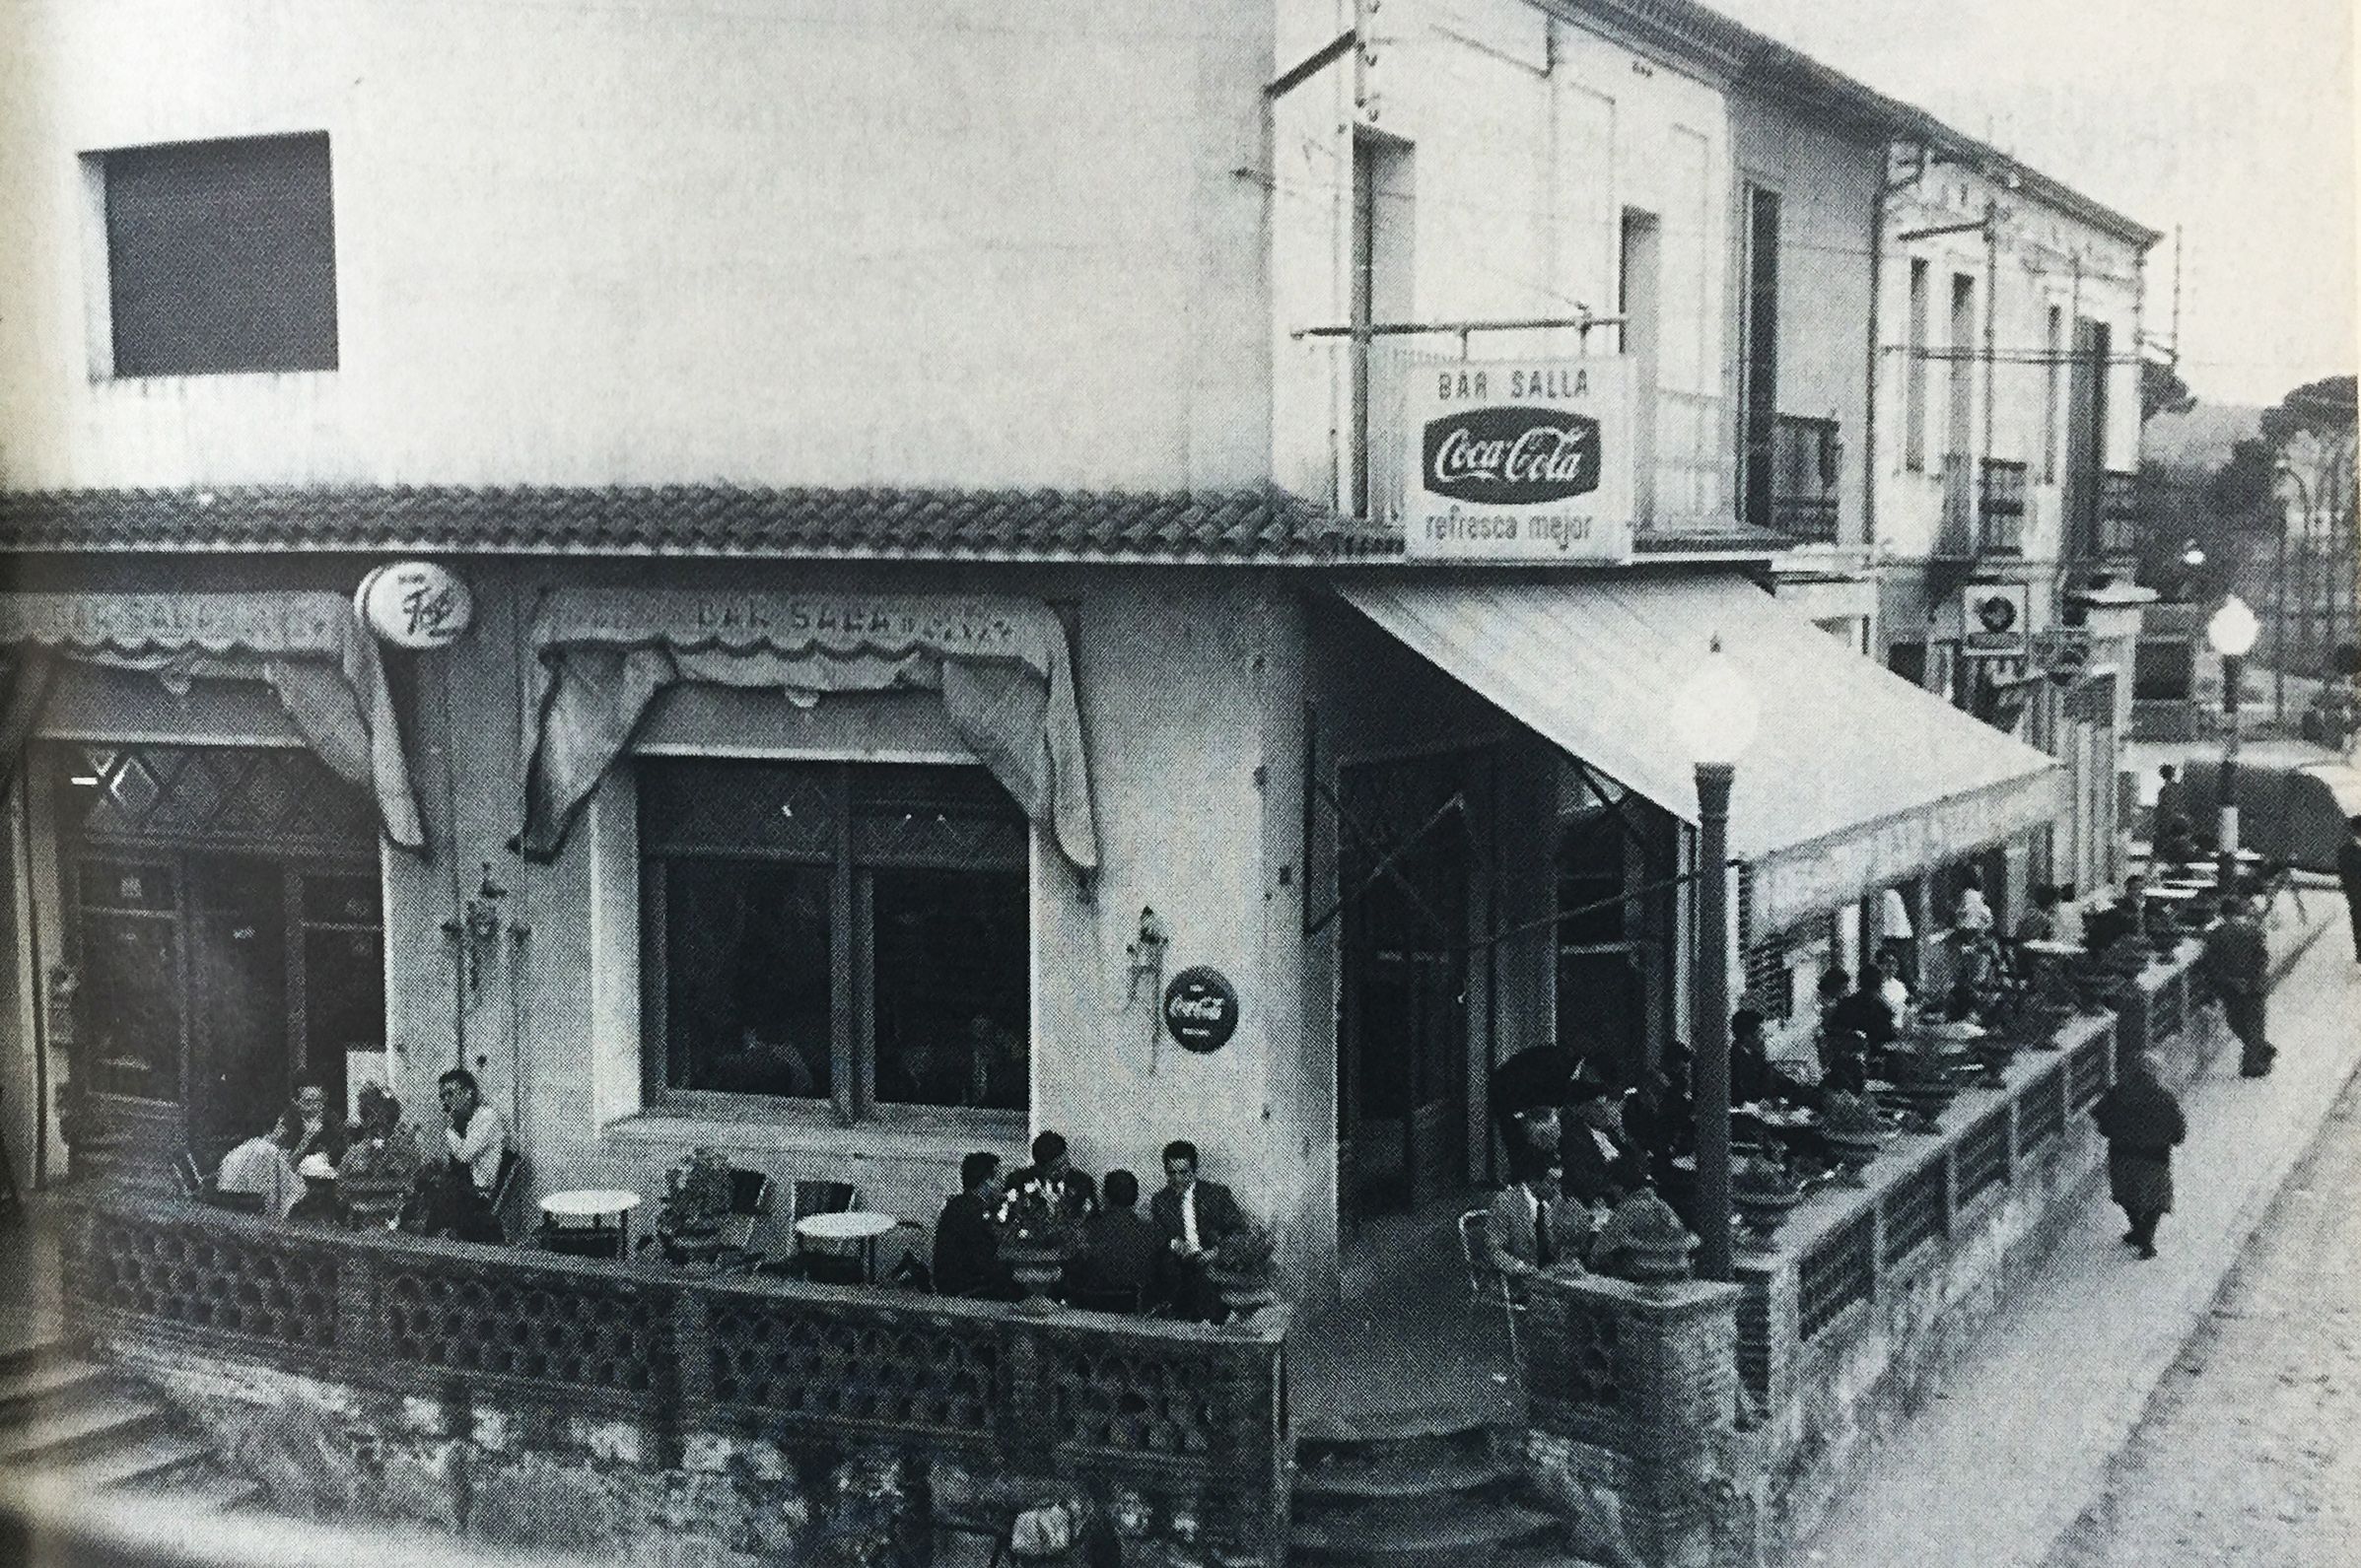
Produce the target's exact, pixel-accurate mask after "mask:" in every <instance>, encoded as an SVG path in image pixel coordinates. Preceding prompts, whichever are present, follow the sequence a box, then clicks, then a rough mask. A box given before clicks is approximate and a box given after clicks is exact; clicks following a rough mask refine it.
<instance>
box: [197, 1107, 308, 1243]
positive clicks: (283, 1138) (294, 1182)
mask: <svg viewBox="0 0 2361 1568" xmlns="http://www.w3.org/2000/svg"><path fill="white" fill-rule="evenodd" d="M292 1138H293V1133H292V1132H291V1131H290V1129H289V1126H288V1118H287V1115H286V1113H284V1112H282V1113H281V1114H280V1116H279V1119H278V1120H277V1121H276V1122H274V1123H272V1124H271V1129H270V1130H269V1131H268V1132H259V1133H256V1134H255V1135H254V1136H252V1137H250V1138H248V1139H246V1140H245V1141H244V1142H243V1143H241V1144H239V1145H238V1146H237V1147H236V1148H234V1149H232V1150H231V1151H230V1152H229V1153H227V1154H225V1155H223V1156H222V1163H221V1169H220V1171H219V1172H218V1173H216V1175H215V1176H214V1179H213V1191H214V1193H217V1194H219V1196H220V1198H221V1199H222V1200H223V1201H222V1204H221V1206H223V1207H225V1208H251V1209H253V1210H254V1211H256V1212H258V1213H262V1214H267V1215H269V1216H270V1217H271V1218H272V1219H283V1218H285V1217H286V1215H287V1211H288V1210H289V1209H291V1208H293V1207H295V1205H296V1203H297V1202H298V1201H300V1200H301V1199H302V1197H303V1195H304V1183H303V1179H302V1178H301V1177H299V1176H297V1175H296V1174H295V1161H293V1160H292V1159H290V1158H288V1149H289V1148H290V1147H291V1146H292Z"/></svg>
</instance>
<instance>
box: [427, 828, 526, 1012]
mask: <svg viewBox="0 0 2361 1568" xmlns="http://www.w3.org/2000/svg"><path fill="white" fill-rule="evenodd" d="M508 896H509V890H508V889H507V888H505V887H502V886H501V885H500V884H499V883H497V882H495V881H493V880H492V862H491V861H489V860H486V861H485V862H484V874H483V881H482V883H481V884H480V885H479V886H478V887H477V888H476V892H475V897H473V898H471V899H469V900H468V901H467V903H466V904H465V906H464V907H463V908H462V909H461V910H460V912H459V915H458V918H457V919H455V920H445V921H444V922H443V934H444V935H445V936H448V937H450V938H451V942H452V943H453V944H454V945H455V946H456V947H457V949H458V961H459V965H460V969H461V972H462V973H463V974H464V976H465V977H466V986H467V994H468V995H470V996H472V995H474V994H475V993H476V992H477V991H479V990H481V989H483V984H484V960H485V958H486V957H487V956H488V955H489V954H491V953H492V952H494V951H496V950H497V949H498V948H499V946H500V932H501V920H500V901H501V900H502V899H505V898H507V897H508ZM522 929H523V927H519V930H520V932H521V931H522Z"/></svg>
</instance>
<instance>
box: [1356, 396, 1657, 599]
mask: <svg viewBox="0 0 2361 1568" xmlns="http://www.w3.org/2000/svg"><path fill="white" fill-rule="evenodd" d="M1405 394H1406V395H1405V399H1404V401H1405V408H1404V415H1405V419H1404V423H1403V427H1402V428H1403V431H1404V434H1405V435H1406V436H1407V437H1408V440H1407V441H1406V442H1404V443H1403V447H1402V450H1401V467H1402V471H1403V478H1404V480H1405V483H1404V486H1403V491H1404V496H1403V501H1404V506H1403V513H1402V522H1403V547H1404V550H1405V553H1407V554H1409V555H1410V556H1412V557H1415V558H1424V559H1429V560H1454V561H1549V562H1566V561H1621V560H1625V559H1628V558H1629V556H1630V554H1631V550H1632V524H1633V521H1634V518H1633V516H1632V493H1633V490H1634V488H1635V486H1634V469H1633V461H1632V423H1633V422H1632V403H1631V400H1632V369H1631V362H1630V361H1629V360H1626V359H1624V358H1622V357H1621V356H1616V355H1605V356H1599V357H1596V358H1590V357H1585V358H1582V359H1572V360H1543V361H1517V362H1513V363H1511V362H1499V363H1494V362H1489V361H1488V362H1481V363H1479V362H1473V361H1466V360H1449V361H1442V360H1438V361H1431V362H1428V363H1427V364H1424V365H1422V366H1417V367H1414V368H1413V369H1412V370H1411V371H1410V373H1409V380H1408V383H1407V386H1406V388H1405Z"/></svg>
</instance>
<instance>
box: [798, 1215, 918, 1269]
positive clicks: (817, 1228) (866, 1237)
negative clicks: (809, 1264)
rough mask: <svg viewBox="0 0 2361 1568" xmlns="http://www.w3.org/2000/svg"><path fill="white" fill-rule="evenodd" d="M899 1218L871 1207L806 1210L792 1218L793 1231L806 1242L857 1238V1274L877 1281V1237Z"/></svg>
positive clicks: (852, 1239) (899, 1222)
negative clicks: (821, 1210)
mask: <svg viewBox="0 0 2361 1568" xmlns="http://www.w3.org/2000/svg"><path fill="white" fill-rule="evenodd" d="M901 1223H902V1222H901V1221H900V1220H899V1219H896V1218H895V1217H894V1216H893V1215H891V1214H880V1213H878V1212H876V1211H875V1210H873V1209H866V1208H852V1209H846V1210H844V1211H843V1212H841V1213H836V1214H806V1215H804V1216H803V1217H802V1218H801V1219H799V1220H798V1221H796V1234H797V1235H798V1236H800V1237H802V1238H803V1239H804V1240H805V1241H807V1242H859V1243H860V1244H861V1276H862V1278H864V1279H866V1280H868V1282H869V1283H870V1284H872V1285H873V1284H875V1283H876V1282H877V1238H878V1237H880V1236H883V1235H886V1234H887V1233H889V1232H890V1231H892V1230H893V1229H894V1227H896V1226H897V1225H899V1224H901Z"/></svg>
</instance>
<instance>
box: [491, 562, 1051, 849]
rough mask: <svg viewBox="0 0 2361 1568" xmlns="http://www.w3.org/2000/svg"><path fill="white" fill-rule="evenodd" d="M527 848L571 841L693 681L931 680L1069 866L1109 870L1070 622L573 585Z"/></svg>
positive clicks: (964, 604) (832, 685)
mask: <svg viewBox="0 0 2361 1568" xmlns="http://www.w3.org/2000/svg"><path fill="white" fill-rule="evenodd" d="M530 637H531V643H532V650H533V653H534V655H535V666H534V668H535V674H534V692H533V698H534V712H535V713H536V714H537V715H538V716H539V721H538V724H537V725H536V729H535V733H534V734H533V736H532V739H531V743H530V744H531V748H532V749H531V752H530V754H529V755H528V756H527V757H526V759H525V821H524V833H523V835H522V839H521V843H522V845H523V848H524V850H525V851H526V852H527V853H530V854H534V855H538V856H540V857H543V858H547V857H549V856H551V855H554V854H555V853H556V852H557V851H558V849H559V847H560V846H561V845H563V844H564V842H565V838H566V834H567V832H568V831H569V829H570V828H571V827H572V825H573V821H574V818H575V816H576V814H577V813H578V812H580V810H581V809H582V804H583V802H584V801H585V800H587V799H589V798H590V791H591V790H592V789H594V788H596V787H597V785H598V781H599V779H600V778H601V777H603V776H604V775H605V773H606V770H607V768H608V767H609V766H611V765H612V764H613V762H614V760H615V758H616V757H617V756H618V755H620V754H621V753H622V751H623V749H624V747H625V746H627V745H629V744H630V742H631V735H632V731H633V730H634V729H635V728H637V727H638V725H639V723H640V720H641V719H642V718H644V717H645V716H647V713H648V709H649V706H650V705H651V704H652V703H654V702H655V700H656V698H657V697H658V695H659V694H660V693H661V692H662V691H663V690H664V689H665V688H667V687H669V686H672V685H675V684H679V683H684V682H696V683H703V684H707V685H714V686H730V687H737V688H740V689H762V688H769V689H772V690H779V691H785V692H787V693H789V694H791V695H799V696H802V697H806V698H808V697H811V696H816V695H822V694H825V693H829V692H840V693H841V692H876V691H886V690H890V689H892V688H894V687H922V688H926V689H929V690H933V691H939V692H940V693H941V694H942V703H943V709H944V711H945V712H946V713H947V714H948V715H949V716H950V720H951V725H952V727H953V728H954V729H956V730H957V731H958V734H959V738H960V739H961V740H962V741H964V742H965V743H966V744H967V746H968V748H969V749H970V750H972V751H973V752H974V753H975V754H976V756H977V758H978V759H979V760H980V761H981V762H982V763H983V764H984V766H985V767H987V768H989V769H991V770H992V775H993V777H994V778H996V779H998V780H999V781H1000V782H1001V784H1002V785H1003V786H1004V787H1005V788H1007V791H1008V793H1009V794H1010V795H1012V796H1013V797H1015V800H1016V803H1017V804H1018V805H1019V806H1021V807H1022V808H1023V809H1024V811H1025V814H1026V815H1027V816H1029V817H1031V818H1032V819H1033V820H1034V821H1035V822H1037V823H1040V824H1041V825H1042V826H1044V827H1046V828H1048V829H1050V830H1051V832H1052V834H1053V836H1054V837H1055V838H1056V840H1057V844H1058V848H1059V850H1060V852H1063V853H1064V855H1065V856H1066V858H1067V859H1068V860H1070V861H1071V862H1073V863H1074V865H1076V867H1077V868H1079V869H1082V870H1092V869H1095V868H1096V867H1097V865H1098V834H1097V830H1096V828H1095V826H1094V825H1093V822H1092V818H1091V813H1090V784H1089V779H1088V775H1087V771H1086V769H1085V767H1084V764H1083V760H1082V721H1081V716H1080V713H1079V711H1078V710H1077V709H1076V705H1075V692H1074V670H1073V666H1072V664H1071V662H1070V660H1069V658H1068V655H1067V649H1066V629H1065V628H1064V627H1063V626H1061V625H1060V624H1059V622H1058V618H1057V617H1056V616H1055V615H1053V614H1051V613H1050V610H1049V607H1048V606H1047V605H1044V604H1038V603H1032V602H1028V601H1025V600H1021V599H999V598H979V599H967V598H948V597H941V598H937V597H921V596H915V595H907V594H895V595H865V594H819V593H815V594H808V595H803V594H789V593H731V592H727V591H724V592H713V593H701V592H693V591H683V590H656V591H630V592H621V591H614V590H608V589H561V590H559V591H557V592H554V593H551V594H550V595H549V596H548V597H547V598H545V599H544V600H543V601H542V603H541V606H540V609H539V610H538V611H537V612H536V613H535V615H534V617H533V624H532V631H531V634H530Z"/></svg>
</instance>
